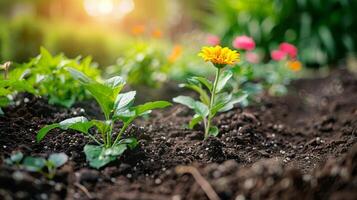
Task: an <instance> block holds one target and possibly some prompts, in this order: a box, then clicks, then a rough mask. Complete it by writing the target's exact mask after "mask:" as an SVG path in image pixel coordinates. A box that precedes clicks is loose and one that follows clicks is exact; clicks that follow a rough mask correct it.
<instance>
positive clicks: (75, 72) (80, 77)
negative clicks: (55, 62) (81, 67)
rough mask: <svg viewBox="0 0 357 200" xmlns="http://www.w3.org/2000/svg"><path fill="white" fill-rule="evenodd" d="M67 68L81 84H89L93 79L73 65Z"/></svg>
mask: <svg viewBox="0 0 357 200" xmlns="http://www.w3.org/2000/svg"><path fill="white" fill-rule="evenodd" d="M66 70H67V71H68V72H69V73H70V74H71V75H72V77H73V78H74V79H76V80H78V81H79V82H80V83H81V84H88V83H90V82H92V80H91V79H90V78H89V77H88V76H87V75H85V74H84V73H82V72H81V71H78V70H76V69H74V68H72V67H67V68H66Z"/></svg>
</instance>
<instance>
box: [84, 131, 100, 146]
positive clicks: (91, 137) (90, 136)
mask: <svg viewBox="0 0 357 200" xmlns="http://www.w3.org/2000/svg"><path fill="white" fill-rule="evenodd" d="M87 136H88V137H89V138H90V139H92V140H93V141H94V142H96V143H97V144H99V145H102V143H100V142H99V141H98V140H97V139H96V138H95V137H94V136H93V135H91V134H89V133H88V135H87Z"/></svg>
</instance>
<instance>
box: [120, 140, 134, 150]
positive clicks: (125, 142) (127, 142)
mask: <svg viewBox="0 0 357 200" xmlns="http://www.w3.org/2000/svg"><path fill="white" fill-rule="evenodd" d="M118 144H126V145H128V147H129V148H130V149H134V148H135V147H136V146H138V144H139V142H138V140H137V139H136V138H126V139H122V140H120V141H119V142H118Z"/></svg>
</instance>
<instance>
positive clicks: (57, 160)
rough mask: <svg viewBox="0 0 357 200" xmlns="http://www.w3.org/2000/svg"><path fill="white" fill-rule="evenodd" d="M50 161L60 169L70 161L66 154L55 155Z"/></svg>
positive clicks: (52, 155) (51, 156)
mask: <svg viewBox="0 0 357 200" xmlns="http://www.w3.org/2000/svg"><path fill="white" fill-rule="evenodd" d="M48 161H50V162H52V163H53V165H54V166H55V167H60V166H62V165H64V164H65V163H66V162H67V161H68V156H67V155H66V154H64V153H53V154H51V155H50V157H49V158H48Z"/></svg>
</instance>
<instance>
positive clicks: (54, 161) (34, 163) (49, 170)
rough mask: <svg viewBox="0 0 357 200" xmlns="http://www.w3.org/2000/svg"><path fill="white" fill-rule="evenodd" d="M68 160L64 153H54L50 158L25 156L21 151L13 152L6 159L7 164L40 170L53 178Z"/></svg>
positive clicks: (31, 170)
mask: <svg viewBox="0 0 357 200" xmlns="http://www.w3.org/2000/svg"><path fill="white" fill-rule="evenodd" d="M67 161H68V156H67V155H66V154H64V153H53V154H51V155H50V156H49V157H48V159H45V158H42V157H32V156H26V157H25V156H24V155H23V153H21V152H15V153H13V154H12V155H11V156H10V157H9V158H7V159H5V163H6V164H7V165H16V166H17V167H20V168H22V169H25V170H27V171H30V172H39V173H41V174H42V175H44V176H45V177H47V178H48V179H53V178H54V176H55V175H56V171H57V169H58V168H59V167H61V166H62V165H64V164H65V163H66V162H67Z"/></svg>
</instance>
